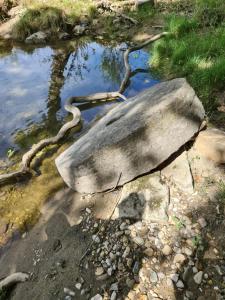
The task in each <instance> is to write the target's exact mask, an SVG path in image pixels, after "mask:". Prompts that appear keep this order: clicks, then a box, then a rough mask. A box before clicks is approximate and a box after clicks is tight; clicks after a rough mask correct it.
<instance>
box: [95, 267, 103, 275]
mask: <svg viewBox="0 0 225 300" xmlns="http://www.w3.org/2000/svg"><path fill="white" fill-rule="evenodd" d="M104 272H105V270H104V269H103V267H98V268H97V269H96V270H95V275H96V276H101V275H102V274H103V273H104Z"/></svg>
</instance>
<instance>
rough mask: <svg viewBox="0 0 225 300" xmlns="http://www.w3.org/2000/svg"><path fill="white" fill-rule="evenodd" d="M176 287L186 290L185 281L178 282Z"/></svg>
mask: <svg viewBox="0 0 225 300" xmlns="http://www.w3.org/2000/svg"><path fill="white" fill-rule="evenodd" d="M176 286H177V287H178V288H179V289H183V288H184V284H183V281H181V280H178V281H177V283H176Z"/></svg>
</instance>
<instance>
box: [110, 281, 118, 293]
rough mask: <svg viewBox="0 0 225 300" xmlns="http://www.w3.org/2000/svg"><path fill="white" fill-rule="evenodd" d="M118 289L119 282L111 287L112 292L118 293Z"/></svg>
mask: <svg viewBox="0 0 225 300" xmlns="http://www.w3.org/2000/svg"><path fill="white" fill-rule="evenodd" d="M118 289H119V286H118V282H115V283H113V284H111V286H110V289H109V290H110V291H116V292H117V291H118Z"/></svg>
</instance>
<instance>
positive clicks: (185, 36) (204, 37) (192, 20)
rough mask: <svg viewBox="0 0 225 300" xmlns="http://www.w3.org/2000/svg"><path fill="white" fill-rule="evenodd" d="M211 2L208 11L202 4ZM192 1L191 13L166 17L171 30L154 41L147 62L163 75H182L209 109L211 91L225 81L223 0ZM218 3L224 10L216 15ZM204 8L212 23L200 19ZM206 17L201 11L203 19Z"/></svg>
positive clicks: (212, 105) (212, 107) (213, 103)
mask: <svg viewBox="0 0 225 300" xmlns="http://www.w3.org/2000/svg"><path fill="white" fill-rule="evenodd" d="M212 2H214V3H215V6H213V9H212V11H211V8H210V7H211V6H207V7H206V4H207V3H210V4H211V3H212ZM216 4H217V5H216ZM219 4H220V5H219ZM195 5H196V7H195V10H194V14H193V16H192V17H186V16H179V15H169V16H167V17H166V26H165V27H166V28H165V29H166V30H167V31H169V32H170V33H171V34H170V35H169V36H167V37H166V38H164V39H162V40H159V41H158V42H156V43H155V44H154V46H153V49H152V58H151V62H150V64H151V66H152V67H153V69H154V70H155V71H156V72H158V73H159V74H161V75H162V76H163V77H166V78H173V77H186V78H187V79H188V81H189V83H190V84H191V85H192V86H193V88H194V89H195V90H196V92H197V94H198V96H199V97H200V99H201V100H202V102H203V104H204V105H205V109H206V111H207V112H208V113H209V112H212V111H213V110H215V107H216V97H215V94H216V92H217V91H220V90H223V89H224V83H225V27H224V23H223V22H224V20H225V1H221V0H206V1H205V0H204V2H203V0H197V2H196V3H195ZM221 6H223V7H224V11H223V12H222V13H221V14H220V13H219V15H217V17H218V18H216V12H217V9H218V7H220V8H221ZM206 8H207V9H206ZM205 11H207V13H208V17H207V18H209V20H210V22H211V20H212V19H211V14H210V12H211V13H212V15H213V16H214V21H213V25H212V24H210V26H209V23H208V22H204V23H203V22H202V17H203V15H204V14H205V13H204V12H205ZM223 14H224V18H222V17H221V15H223ZM207 18H206V17H205V15H204V20H206V19H207Z"/></svg>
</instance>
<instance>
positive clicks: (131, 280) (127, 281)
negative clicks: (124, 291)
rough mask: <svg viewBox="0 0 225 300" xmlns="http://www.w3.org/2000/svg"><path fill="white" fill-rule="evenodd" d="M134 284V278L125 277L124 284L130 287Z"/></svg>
mask: <svg viewBox="0 0 225 300" xmlns="http://www.w3.org/2000/svg"><path fill="white" fill-rule="evenodd" d="M134 284H135V281H134V279H130V278H127V279H126V285H127V286H128V287H129V288H130V289H131V288H132V287H133V286H134Z"/></svg>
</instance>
